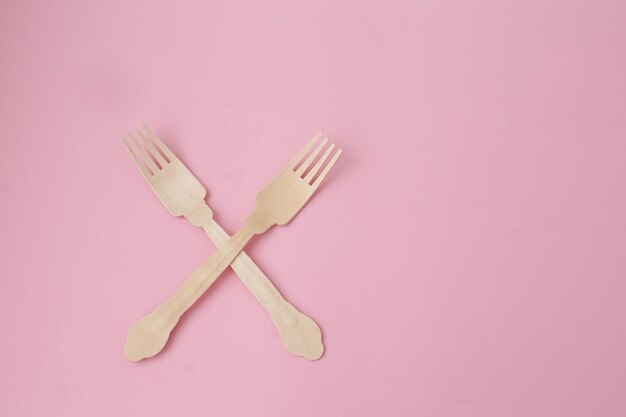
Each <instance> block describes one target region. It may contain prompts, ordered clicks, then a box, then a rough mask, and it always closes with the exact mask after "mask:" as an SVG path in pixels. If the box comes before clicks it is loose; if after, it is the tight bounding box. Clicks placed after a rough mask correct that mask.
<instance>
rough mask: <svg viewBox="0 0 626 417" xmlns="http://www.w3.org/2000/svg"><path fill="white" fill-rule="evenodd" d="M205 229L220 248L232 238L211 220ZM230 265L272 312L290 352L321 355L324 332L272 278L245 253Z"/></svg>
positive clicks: (240, 254)
mask: <svg viewBox="0 0 626 417" xmlns="http://www.w3.org/2000/svg"><path fill="white" fill-rule="evenodd" d="M202 227H203V228H204V230H205V231H206V233H207V234H208V235H209V237H210V238H211V240H212V241H213V242H214V243H215V245H216V246H217V247H220V246H221V245H223V244H224V243H225V242H226V241H227V240H228V239H229V237H230V236H228V233H226V231H225V230H224V229H222V227H221V226H220V225H219V224H218V223H217V222H216V221H215V220H213V219H212V218H211V220H210V221H208V222H205V223H204V225H203V226H202ZM230 266H231V267H232V268H233V270H234V271H235V273H236V274H237V275H238V276H239V278H241V281H242V282H243V283H244V285H245V286H246V287H248V289H249V290H250V292H252V294H253V295H254V297H255V298H256V299H257V300H258V301H259V303H261V305H262V306H263V307H264V308H265V310H266V311H267V312H268V313H269V315H270V317H271V319H272V321H273V322H274V325H275V326H276V327H277V328H278V331H279V334H280V337H281V340H282V342H283V344H284V345H285V347H286V348H287V350H289V351H290V352H291V353H293V354H294V355H298V356H302V357H304V358H306V359H310V360H315V359H318V358H319V357H321V356H322V353H323V352H324V344H323V343H322V332H321V330H320V328H319V326H318V325H317V323H315V321H313V319H311V318H310V317H309V316H307V315H306V314H304V313H302V312H300V311H298V309H296V308H295V307H294V306H293V305H292V304H290V303H289V302H288V301H287V300H285V299H284V298H283V296H282V295H281V294H280V292H279V291H278V290H277V289H276V287H274V285H273V284H272V282H271V281H270V280H269V278H268V277H267V276H266V275H265V274H264V273H263V271H262V270H261V269H260V268H259V267H258V266H257V264H255V263H254V261H253V260H252V259H251V258H250V257H249V256H248V255H247V254H246V253H245V252H244V251H241V252H240V253H239V255H237V257H236V258H235V260H234V261H233V262H232V263H231V264H230Z"/></svg>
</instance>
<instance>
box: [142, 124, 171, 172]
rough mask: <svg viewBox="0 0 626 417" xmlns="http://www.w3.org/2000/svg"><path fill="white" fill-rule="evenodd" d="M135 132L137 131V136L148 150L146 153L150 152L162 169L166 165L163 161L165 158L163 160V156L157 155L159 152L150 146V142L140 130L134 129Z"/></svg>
mask: <svg viewBox="0 0 626 417" xmlns="http://www.w3.org/2000/svg"><path fill="white" fill-rule="evenodd" d="M135 130H136V131H137V133H138V134H139V136H141V139H142V140H143V141H144V143H145V144H146V146H147V147H148V148H149V149H148V152H150V153H151V154H152V156H153V157H154V158H155V159H156V160H157V162H158V163H159V165H161V168H164V167H165V165H167V162H166V161H165V158H163V155H161V154H160V153H159V151H158V150H157V148H156V147H155V146H154V145H153V144H152V142H150V141H149V140H148V138H146V137H145V136H144V134H143V132H142V131H141V130H139V129H135Z"/></svg>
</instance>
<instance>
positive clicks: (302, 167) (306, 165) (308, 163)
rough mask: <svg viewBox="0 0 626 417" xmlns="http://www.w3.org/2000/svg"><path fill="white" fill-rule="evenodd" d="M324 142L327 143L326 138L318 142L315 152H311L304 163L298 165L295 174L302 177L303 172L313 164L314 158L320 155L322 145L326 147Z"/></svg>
mask: <svg viewBox="0 0 626 417" xmlns="http://www.w3.org/2000/svg"><path fill="white" fill-rule="evenodd" d="M326 142H328V138H324V140H322V141H321V142H320V144H319V145H317V148H315V150H314V151H313V152H311V155H309V157H308V158H307V159H306V161H304V162H303V163H302V165H300V167H299V168H298V170H297V171H296V174H298V175H300V176H301V175H302V174H304V171H306V170H307V168H309V166H311V164H312V163H313V160H314V159H315V157H316V156H317V155H318V154H319V153H320V151H321V150H322V149H323V148H324V145H326Z"/></svg>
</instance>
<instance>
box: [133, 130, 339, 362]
mask: <svg viewBox="0 0 626 417" xmlns="http://www.w3.org/2000/svg"><path fill="white" fill-rule="evenodd" d="M321 136H322V134H321V133H318V134H317V135H315V137H314V138H313V139H312V140H311V141H310V142H309V143H308V144H307V145H306V146H305V147H304V148H303V149H302V150H301V151H300V152H298V154H297V155H296V156H295V157H294V158H293V159H292V160H291V161H290V162H289V163H288V164H287V166H285V168H283V170H281V171H280V172H279V173H278V175H277V176H276V177H274V179H273V180H272V181H271V182H270V183H269V184H268V185H266V186H265V188H264V189H263V190H262V191H261V192H260V193H258V194H257V196H256V199H255V201H256V208H255V209H254V211H253V212H252V213H251V214H250V215H249V216H248V218H247V220H246V223H245V226H244V227H243V228H242V229H240V230H239V231H238V232H237V233H235V234H234V235H233V236H232V237H231V238H229V239H228V240H227V241H226V242H225V243H224V244H223V245H222V246H220V247H219V248H218V249H217V251H216V252H215V253H214V254H213V255H211V257H209V258H208V259H207V260H206V261H205V262H204V263H203V264H202V265H201V266H200V267H199V268H198V269H196V270H195V271H194V272H193V273H192V274H191V276H190V277H189V278H188V279H187V280H186V281H185V282H184V283H183V284H182V285H181V286H180V287H179V288H178V290H177V291H176V292H175V293H174V294H173V295H172V296H171V297H170V298H169V299H168V300H167V301H166V302H165V303H164V304H162V305H161V306H160V307H158V308H157V309H155V310H154V311H152V312H151V313H149V314H148V315H146V316H144V317H142V318H141V319H139V320H138V321H137V322H135V323H134V324H133V325H132V326H131V328H130V329H129V330H128V335H127V339H126V345H125V347H124V353H125V355H126V357H127V358H128V359H130V360H133V361H138V360H141V359H144V358H148V357H151V356H154V355H156V354H158V353H159V352H160V351H161V349H163V347H164V346H165V344H166V343H167V340H168V338H169V335H170V332H171V331H172V330H173V329H174V327H175V326H176V324H177V323H178V320H179V319H180V317H181V316H182V315H183V314H184V313H185V311H187V310H188V309H189V308H190V307H191V306H192V305H193V303H194V302H195V301H196V300H197V299H198V298H200V296H201V295H202V294H203V293H204V291H206V289H207V288H209V286H210V285H211V284H212V283H213V282H214V281H215V280H216V279H217V277H218V276H219V275H220V274H221V273H222V272H223V271H224V270H225V269H226V268H227V267H228V265H229V264H230V263H231V262H232V261H233V260H234V259H235V257H236V256H237V254H238V253H239V252H241V251H242V250H243V248H244V247H245V245H246V244H247V243H248V242H249V241H250V239H251V238H252V237H253V236H254V235H258V234H261V233H264V232H265V231H266V230H267V229H269V228H270V227H272V226H273V225H276V224H278V225H285V224H287V223H289V221H290V220H291V219H292V218H293V217H294V216H295V215H296V214H297V213H298V212H299V211H300V209H301V208H302V207H303V206H304V205H305V203H306V202H307V201H308V200H309V198H311V196H312V195H313V193H314V192H315V190H317V188H318V187H319V185H320V183H321V182H322V181H323V180H324V178H325V177H326V175H327V174H328V172H329V171H330V170H331V168H332V167H333V165H334V164H335V162H336V161H337V158H338V157H339V155H340V154H341V149H339V150H337V151H336V152H335V153H334V155H333V156H332V158H331V159H330V161H329V162H328V163H327V164H326V166H324V167H323V165H324V163H325V161H326V160H327V159H328V157H329V156H330V154H331V152H332V151H333V148H334V145H330V146H329V147H328V148H327V149H326V151H325V152H324V154H323V155H322V156H321V157H320V158H319V160H318V161H317V162H316V163H315V165H314V166H313V167H312V168H311V165H312V164H313V162H314V160H315V159H316V157H317V155H318V154H319V153H320V152H321V150H322V149H323V148H324V146H325V145H326V142H327V139H324V140H323V141H322V142H321V143H320V144H319V145H318V146H317V147H316V148H315V150H314V151H313V152H311V154H310V155H309V156H308V157H307V158H306V160H305V161H304V162H302V163H300V162H301V161H302V159H304V157H305V156H306V154H307V152H308V151H309V150H310V149H311V148H312V147H313V145H314V144H315V143H316V142H317V141H318V139H319V138H320V137H321ZM322 167H323V168H322ZM318 173H319V175H318Z"/></svg>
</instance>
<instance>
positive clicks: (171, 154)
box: [141, 123, 178, 161]
mask: <svg viewBox="0 0 626 417" xmlns="http://www.w3.org/2000/svg"><path fill="white" fill-rule="evenodd" d="M141 126H142V127H143V130H145V131H146V132H148V135H150V138H151V139H152V140H153V141H154V143H156V144H157V145H158V147H159V149H160V150H161V151H162V152H163V154H165V156H166V157H167V159H169V160H170V161H176V160H178V158H177V157H176V155H174V152H172V151H171V150H170V148H168V147H167V146H166V145H165V143H163V142H162V141H161V139H159V138H158V137H157V135H155V134H154V133H152V130H150V128H149V127H148V126H147V125H146V124H145V123H142V124H141Z"/></svg>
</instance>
